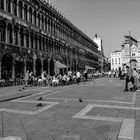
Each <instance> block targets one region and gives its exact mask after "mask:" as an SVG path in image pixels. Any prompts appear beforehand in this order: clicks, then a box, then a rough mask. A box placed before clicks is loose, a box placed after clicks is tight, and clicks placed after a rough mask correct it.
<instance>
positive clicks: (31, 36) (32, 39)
mask: <svg viewBox="0 0 140 140" xmlns="http://www.w3.org/2000/svg"><path fill="white" fill-rule="evenodd" d="M30 39H31V48H33V47H34V46H33V45H34V44H33V42H34V38H33V34H31V35H30Z"/></svg>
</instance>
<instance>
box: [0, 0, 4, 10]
mask: <svg viewBox="0 0 140 140" xmlns="http://www.w3.org/2000/svg"><path fill="white" fill-rule="evenodd" d="M0 9H3V10H4V0H0Z"/></svg>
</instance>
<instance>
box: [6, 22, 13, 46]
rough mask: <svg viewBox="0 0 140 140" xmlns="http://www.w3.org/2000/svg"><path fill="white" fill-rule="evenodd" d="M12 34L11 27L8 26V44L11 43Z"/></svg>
mask: <svg viewBox="0 0 140 140" xmlns="http://www.w3.org/2000/svg"><path fill="white" fill-rule="evenodd" d="M12 33H13V29H12V25H11V24H9V26H8V29H7V36H8V37H7V39H8V43H13V38H12V37H13V36H12Z"/></svg>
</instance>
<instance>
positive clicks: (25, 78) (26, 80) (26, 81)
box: [24, 70, 29, 87]
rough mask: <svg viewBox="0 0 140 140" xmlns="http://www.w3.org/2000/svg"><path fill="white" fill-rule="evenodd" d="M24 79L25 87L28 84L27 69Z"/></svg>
mask: <svg viewBox="0 0 140 140" xmlns="http://www.w3.org/2000/svg"><path fill="white" fill-rule="evenodd" d="M24 80H25V85H24V86H25V87H27V86H28V82H29V71H28V70H27V72H26V73H25V77H24Z"/></svg>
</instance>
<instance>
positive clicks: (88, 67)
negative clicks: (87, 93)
mask: <svg viewBox="0 0 140 140" xmlns="http://www.w3.org/2000/svg"><path fill="white" fill-rule="evenodd" d="M85 69H86V70H94V69H95V68H93V67H90V66H87V65H86V66H85Z"/></svg>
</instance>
